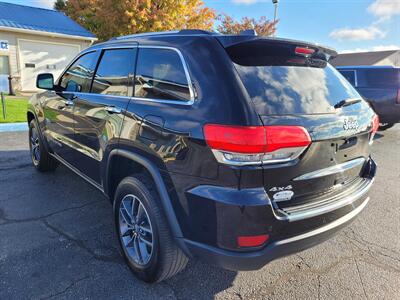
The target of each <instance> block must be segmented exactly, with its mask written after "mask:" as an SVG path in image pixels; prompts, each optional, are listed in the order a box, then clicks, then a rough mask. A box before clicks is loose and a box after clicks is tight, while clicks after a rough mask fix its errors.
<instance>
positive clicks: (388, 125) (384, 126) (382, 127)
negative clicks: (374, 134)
mask: <svg viewBox="0 0 400 300" xmlns="http://www.w3.org/2000/svg"><path fill="white" fill-rule="evenodd" d="M393 126H394V123H381V124H379V129H378V130H379V131H384V130H386V129H389V128H391V127H393Z"/></svg>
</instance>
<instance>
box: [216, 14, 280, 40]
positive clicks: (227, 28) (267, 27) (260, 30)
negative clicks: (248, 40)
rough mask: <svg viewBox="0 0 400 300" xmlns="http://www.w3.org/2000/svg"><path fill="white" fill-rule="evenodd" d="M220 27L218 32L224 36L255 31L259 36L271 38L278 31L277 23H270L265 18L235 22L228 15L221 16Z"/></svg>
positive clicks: (243, 19)
mask: <svg viewBox="0 0 400 300" xmlns="http://www.w3.org/2000/svg"><path fill="white" fill-rule="evenodd" d="M219 20H220V22H221V23H220V25H218V27H217V30H218V31H219V32H220V33H222V34H238V33H240V32H242V31H243V30H246V29H254V30H255V31H256V32H257V34H258V35H262V36H270V35H273V34H274V33H275V31H276V24H277V23H278V22H277V21H276V22H272V21H269V20H268V19H267V18H266V17H265V16H263V17H261V18H259V19H258V20H256V19H254V18H248V17H244V18H242V19H241V20H240V21H236V20H234V19H233V18H232V17H230V16H228V15H221V16H219Z"/></svg>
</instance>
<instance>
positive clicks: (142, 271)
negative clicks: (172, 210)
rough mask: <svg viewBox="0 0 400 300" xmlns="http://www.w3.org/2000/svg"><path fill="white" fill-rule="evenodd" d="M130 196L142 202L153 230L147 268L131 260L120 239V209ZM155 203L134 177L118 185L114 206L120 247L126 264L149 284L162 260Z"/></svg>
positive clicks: (143, 186) (144, 187)
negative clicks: (122, 202)
mask: <svg viewBox="0 0 400 300" xmlns="http://www.w3.org/2000/svg"><path fill="white" fill-rule="evenodd" d="M128 194H133V195H135V196H136V197H138V198H139V200H140V201H141V202H142V204H143V205H144V207H145V209H146V211H147V214H148V216H149V218H150V222H151V227H152V230H153V252H152V255H151V258H150V261H149V262H148V263H147V264H146V265H145V266H141V265H138V264H136V263H135V262H134V261H133V260H132V259H130V258H129V256H128V254H127V253H126V252H125V248H124V246H123V245H122V241H121V238H120V231H119V208H120V204H121V201H122V199H123V198H124V197H125V196H126V195H128ZM154 201H155V199H153V197H152V195H151V193H150V192H149V190H148V189H147V188H146V186H145V185H144V184H143V183H141V182H140V181H139V180H137V179H136V178H134V177H127V178H125V179H124V180H123V181H122V182H121V183H120V184H119V185H118V188H117V190H116V192H115V198H114V204H113V210H114V224H115V231H116V236H117V239H118V243H119V246H120V251H121V254H122V255H123V257H124V259H125V261H126V263H127V264H128V266H129V267H130V269H131V270H132V271H133V273H134V274H135V275H136V276H138V277H139V278H140V279H142V280H144V281H147V282H149V281H153V278H154V276H156V273H157V269H158V265H159V258H160V239H159V230H158V227H159V225H158V223H157V219H156V217H155V215H154V212H153V210H152V205H153V204H152V203H154Z"/></svg>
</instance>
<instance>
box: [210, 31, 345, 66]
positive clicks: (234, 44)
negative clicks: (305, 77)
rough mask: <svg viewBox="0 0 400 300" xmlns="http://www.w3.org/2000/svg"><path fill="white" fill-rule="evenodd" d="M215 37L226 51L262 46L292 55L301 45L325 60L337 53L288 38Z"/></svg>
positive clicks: (330, 49) (274, 52) (323, 47)
mask: <svg viewBox="0 0 400 300" xmlns="http://www.w3.org/2000/svg"><path fill="white" fill-rule="evenodd" d="M215 38H216V39H217V40H218V41H219V42H220V44H221V45H222V46H223V47H224V48H225V49H226V50H227V51H229V50H232V51H234V49H235V48H236V49H237V48H242V47H249V48H253V49H254V48H259V47H262V48H263V49H268V50H269V51H271V52H272V53H273V54H272V55H280V56H284V55H287V56H292V55H294V53H295V49H296V47H301V48H308V49H313V50H314V53H315V55H318V58H320V59H323V60H326V61H329V60H330V59H332V58H335V57H336V56H337V55H338V54H337V52H336V51H335V50H333V49H332V48H329V47H325V46H321V45H316V44H312V43H307V42H302V41H296V40H289V39H281V38H270V37H262V36H254V35H215Z"/></svg>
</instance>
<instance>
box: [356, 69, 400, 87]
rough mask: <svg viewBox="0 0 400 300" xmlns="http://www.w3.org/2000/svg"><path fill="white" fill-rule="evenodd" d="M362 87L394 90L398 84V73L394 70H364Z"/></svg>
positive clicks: (399, 81)
mask: <svg viewBox="0 0 400 300" xmlns="http://www.w3.org/2000/svg"><path fill="white" fill-rule="evenodd" d="M363 71H364V72H363V85H364V86H365V87H374V88H391V87H392V88H396V87H398V86H399V84H400V78H399V72H398V71H397V70H396V69H365V70H363Z"/></svg>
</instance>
